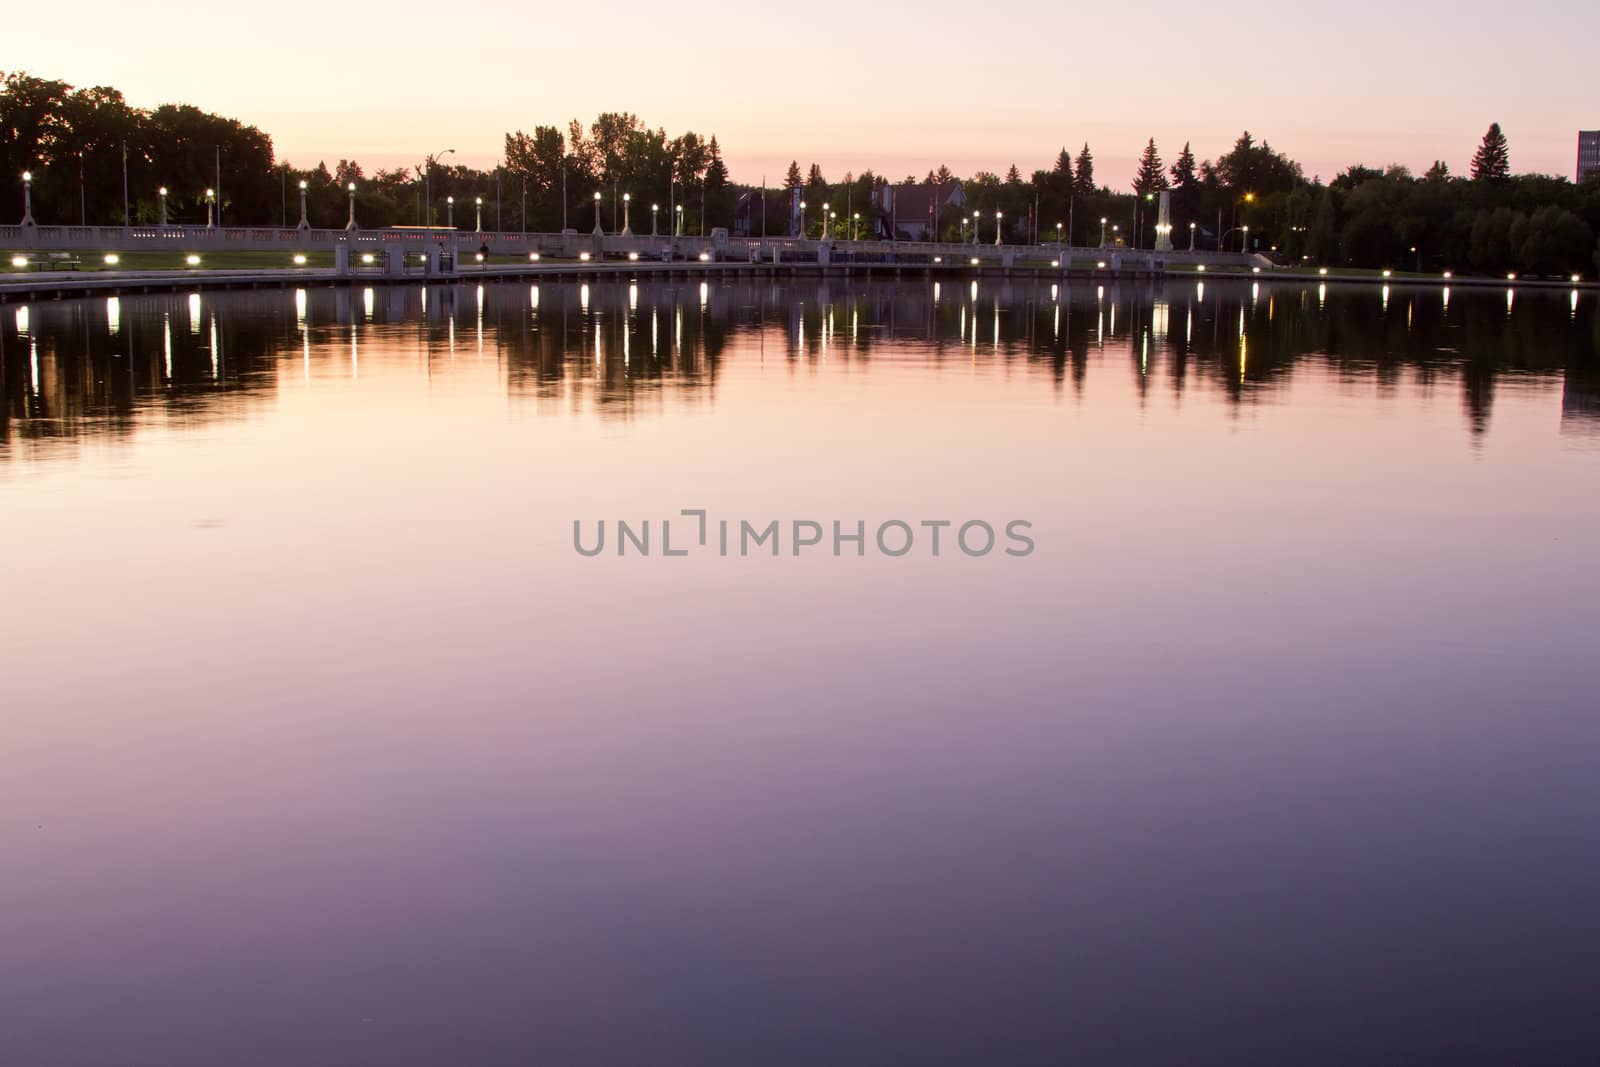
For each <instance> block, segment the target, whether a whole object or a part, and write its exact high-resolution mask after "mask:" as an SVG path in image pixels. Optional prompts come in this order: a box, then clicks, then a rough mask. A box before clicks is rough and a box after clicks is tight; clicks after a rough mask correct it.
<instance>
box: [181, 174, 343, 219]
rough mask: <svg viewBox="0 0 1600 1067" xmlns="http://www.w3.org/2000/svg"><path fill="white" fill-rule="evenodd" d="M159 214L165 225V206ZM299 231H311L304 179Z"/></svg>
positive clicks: (302, 180) (301, 192) (303, 180)
mask: <svg viewBox="0 0 1600 1067" xmlns="http://www.w3.org/2000/svg"><path fill="white" fill-rule="evenodd" d="M161 214H162V221H163V224H165V217H166V208H165V206H163V207H162V211H161ZM300 229H302V230H309V229H311V220H310V219H308V218H306V180H305V179H304V178H301V179H300Z"/></svg>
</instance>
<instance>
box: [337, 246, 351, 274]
mask: <svg viewBox="0 0 1600 1067" xmlns="http://www.w3.org/2000/svg"><path fill="white" fill-rule="evenodd" d="M333 269H334V270H335V271H337V272H338V273H340V274H349V273H350V246H349V245H347V244H336V245H334V246H333Z"/></svg>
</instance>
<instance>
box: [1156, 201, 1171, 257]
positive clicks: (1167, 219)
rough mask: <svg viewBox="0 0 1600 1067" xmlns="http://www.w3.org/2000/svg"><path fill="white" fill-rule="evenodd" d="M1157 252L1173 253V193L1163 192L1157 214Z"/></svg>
mask: <svg viewBox="0 0 1600 1067" xmlns="http://www.w3.org/2000/svg"><path fill="white" fill-rule="evenodd" d="M1156 251H1157V252H1170V251H1172V191H1171V190H1170V189H1163V190H1162V191H1161V207H1160V210H1159V211H1158V213H1157V214H1156Z"/></svg>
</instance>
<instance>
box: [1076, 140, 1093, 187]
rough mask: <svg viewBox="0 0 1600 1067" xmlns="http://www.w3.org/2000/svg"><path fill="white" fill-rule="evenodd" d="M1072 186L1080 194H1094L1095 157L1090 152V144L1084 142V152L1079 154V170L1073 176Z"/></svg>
mask: <svg viewBox="0 0 1600 1067" xmlns="http://www.w3.org/2000/svg"><path fill="white" fill-rule="evenodd" d="M1072 184H1073V185H1074V186H1076V187H1077V189H1078V191H1079V192H1080V193H1092V192H1094V190H1095V184H1094V156H1093V155H1092V154H1090V152H1089V142H1088V141H1085V142H1083V150H1082V151H1081V152H1079V153H1078V169H1077V172H1076V173H1075V174H1074V175H1073V176H1072Z"/></svg>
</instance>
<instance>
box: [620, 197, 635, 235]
mask: <svg viewBox="0 0 1600 1067" xmlns="http://www.w3.org/2000/svg"><path fill="white" fill-rule="evenodd" d="M631 203H633V194H632V193H623V194H622V236H624V237H632V236H633V227H632V226H630V225H628V205H629V204H631Z"/></svg>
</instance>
